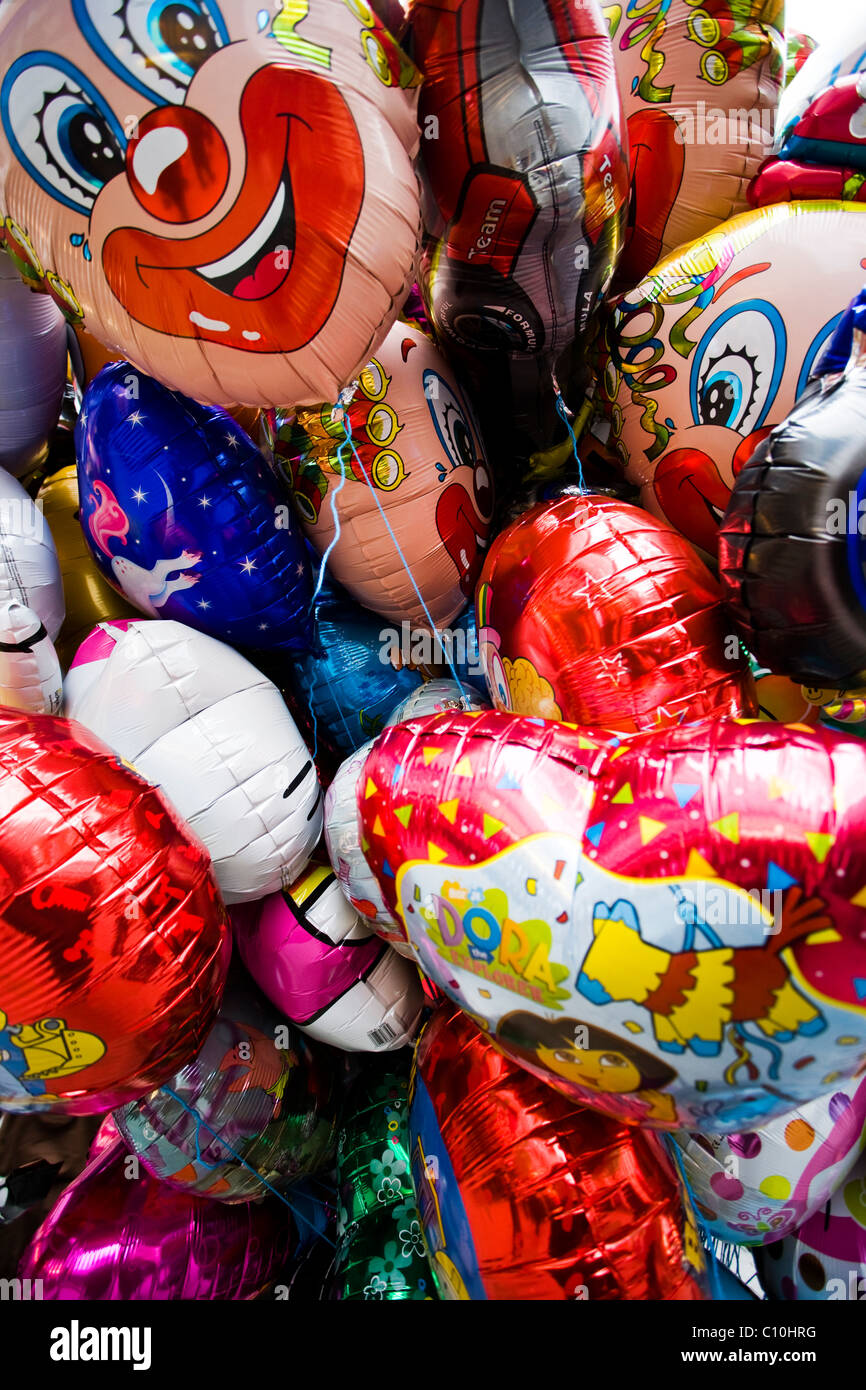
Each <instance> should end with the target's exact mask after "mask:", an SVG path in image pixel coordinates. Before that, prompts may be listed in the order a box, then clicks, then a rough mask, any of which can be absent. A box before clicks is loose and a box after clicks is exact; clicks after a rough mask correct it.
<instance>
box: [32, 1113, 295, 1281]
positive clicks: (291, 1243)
mask: <svg viewBox="0 0 866 1390" xmlns="http://www.w3.org/2000/svg"><path fill="white" fill-rule="evenodd" d="M134 1161H135V1160H134V1159H133V1157H132V1156H131V1155H130V1154H128V1153H127V1151H126V1149H125V1147H124V1145H123V1144H122V1143H121V1142H120V1141H119V1140H118V1141H116V1142H115V1143H113V1144H112V1145H111V1146H110V1147H109V1148H108V1149H106V1150H105V1151H104V1152H102V1153H100V1154H98V1155H97V1157H96V1158H93V1159H91V1161H90V1163H88V1165H87V1167H86V1168H85V1169H84V1172H83V1173H81V1174H80V1176H79V1177H77V1178H76V1179H75V1181H74V1182H72V1183H70V1185H69V1187H67V1188H66V1190H65V1191H64V1192H63V1194H62V1195H61V1197H60V1198H59V1200H58V1202H57V1204H56V1205H55V1206H54V1208H53V1209H52V1211H51V1212H50V1213H49V1215H48V1217H47V1219H46V1220H45V1221H44V1222H43V1224H42V1225H41V1226H40V1228H39V1230H38V1231H37V1232H36V1235H35V1236H34V1237H33V1240H32V1241H31V1243H30V1245H29V1246H28V1247H27V1249H26V1250H25V1252H24V1255H23V1256H22V1259H21V1264H20V1270H19V1273H20V1276H21V1278H22V1279H41V1280H42V1297H43V1298H46V1299H96V1300H100V1301H101V1300H105V1301H109V1300H114V1299H159V1300H165V1299H170V1298H188V1299H200V1300H204V1299H248V1298H253V1297H254V1296H255V1295H256V1294H257V1293H260V1292H261V1291H262V1289H264V1288H265V1287H266V1285H267V1284H268V1283H269V1282H270V1281H271V1280H272V1279H273V1278H274V1277H275V1275H276V1274H277V1272H278V1271H279V1270H280V1269H281V1268H282V1266H283V1265H284V1264H285V1263H286V1261H287V1260H288V1259H289V1257H290V1255H291V1254H292V1252H293V1250H294V1249H295V1247H296V1245H297V1236H296V1232H295V1226H294V1222H293V1220H292V1217H291V1215H290V1214H289V1211H288V1208H286V1207H281V1206H279V1205H277V1204H274V1205H270V1204H268V1203H246V1204H245V1205H243V1206H226V1205H225V1204H224V1203H222V1202H210V1201H208V1199H207V1198H206V1197H194V1196H190V1195H188V1194H186V1193H184V1192H176V1191H174V1189H173V1188H170V1187H168V1186H166V1185H165V1184H164V1183H159V1182H157V1181H156V1179H154V1178H151V1177H149V1176H148V1175H147V1173H145V1171H144V1169H143V1168H140V1169H139V1175H138V1176H137V1177H127V1176H126V1164H127V1163H133V1162H134Z"/></svg>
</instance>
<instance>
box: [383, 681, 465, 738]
mask: <svg viewBox="0 0 866 1390" xmlns="http://www.w3.org/2000/svg"><path fill="white" fill-rule="evenodd" d="M447 709H457V710H467V711H468V710H476V709H478V710H481V709H490V701H489V700H486V699H485V698H484V696H483V695H482V694H480V692H479V691H477V690H476V689H475V688H474V687H473V686H471V685H466V686H460V685H458V684H457V682H456V681H452V680H432V681H425V682H424V684H423V685H419V686H418V688H417V690H413V691H412V693H411V694H410V695H407V696H406V699H405V700H401V702H400V704H399V705H396V706H395V707H394V709H392V711H391V713H390V714H389V715H388V718H387V719H386V720H385V726H384V727H385V728H386V729H387V728H390V726H391V725H392V724H403V723H404V722H405V721H406V720H407V719H420V718H422V717H423V716H424V715H426V714H441V712H442V711H443V710H447Z"/></svg>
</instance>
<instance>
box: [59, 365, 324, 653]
mask: <svg viewBox="0 0 866 1390" xmlns="http://www.w3.org/2000/svg"><path fill="white" fill-rule="evenodd" d="M75 450H76V456H77V458H78V481H79V489H80V494H81V512H80V515H81V527H82V530H83V532H84V536H85V539H86V540H87V542H88V544H89V546H90V549H91V552H92V555H93V558H94V560H95V562H96V564H97V565H98V566H99V569H100V571H101V572H102V574H103V575H104V576H105V578H106V579H107V580H108V582H109V583H110V584H113V585H114V587H115V588H116V589H117V590H118V591H119V592H120V593H121V594H122V595H123V597H124V598H125V599H127V600H128V602H129V603H131V604H132V605H133V607H134V608H137V609H138V610H139V612H141V613H144V614H145V615H146V616H147V617H150V618H166V619H171V618H174V619H177V620H178V621H180V622H183V623H186V624H187V625H188V626H189V627H194V628H198V629H199V631H201V632H207V633H210V634H211V635H212V636H214V637H219V638H222V639H223V640H225V641H226V642H231V643H233V644H234V645H235V646H245V647H257V648H261V649H263V650H266V649H273V648H278V649H280V650H286V651H290V652H304V651H306V650H308V648H309V643H310V637H311V624H310V615H309V601H310V594H311V584H310V568H309V561H308V559H307V553H306V549H305V547H304V543H303V538H302V536H301V533H300V529H299V527H298V523H297V521H296V519H295V517H294V514H293V513H292V511H291V509H290V508H289V507H288V506H287V505H286V504H285V502H284V501H281V498H280V495H279V490H278V488H277V487H276V485H275V483H274V479H273V477H272V476H271V472H270V470H269V468H268V466H267V463H266V462H265V459H264V458H263V456H262V454H261V453H260V452H259V450H258V449H257V448H256V446H255V444H253V442H252V440H251V439H250V438H249V436H248V435H247V434H245V433H244V431H243V430H242V429H241V428H240V426H239V425H237V424H236V423H235V421H234V420H233V419H232V418H231V416H230V415H228V414H227V412H226V411H224V410H214V409H211V408H210V407H208V406H202V405H198V404H197V403H196V402H195V401H192V400H189V399H187V397H185V396H181V395H177V394H176V393H175V392H172V391H167V390H166V389H165V387H164V386H160V384H159V383H158V382H156V381H153V380H152V379H151V378H150V377H146V376H144V374H143V373H142V372H139V371H137V370H136V369H135V368H134V367H131V366H130V364H129V363H128V362H116V363H114V364H112V365H111V366H109V367H105V368H104V369H103V370H102V371H101V372H100V373H99V375H98V376H97V377H96V378H95V380H94V381H93V382H91V384H90V386H89V387H88V389H87V393H86V395H85V397H84V403H83V406H82V409H81V414H80V416H79V418H78V423H77V425H76V427H75Z"/></svg>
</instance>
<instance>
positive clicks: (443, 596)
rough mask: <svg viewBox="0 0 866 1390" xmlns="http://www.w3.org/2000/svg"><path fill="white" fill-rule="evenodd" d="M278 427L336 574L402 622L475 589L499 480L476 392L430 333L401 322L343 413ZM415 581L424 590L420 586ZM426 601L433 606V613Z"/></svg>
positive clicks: (302, 416)
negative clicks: (470, 394)
mask: <svg viewBox="0 0 866 1390" xmlns="http://www.w3.org/2000/svg"><path fill="white" fill-rule="evenodd" d="M346 415H347V423H348V425H349V427H350V428H351V433H352V444H351V446H350V444H349V443H348V441H347V438H346V427H345V425H344V424H343V423H342V422H335V421H334V420H333V419H332V407H331V406H330V405H322V406H320V407H318V408H317V409H315V410H301V411H297V412H296V413H295V414H294V415H292V416H287V417H285V419H284V422H283V423H282V424H281V426H280V428H279V431H278V437H277V440H276V444H275V455H276V462H277V465H278V469H279V471H280V472H281V474H282V477H283V479H284V480H285V481H286V482H287V483H288V484H289V486H290V487H291V488H292V491H293V498H294V502H295V506H296V509H297V511H298V513H299V515H300V517H301V520H302V522H303V525H304V529H305V531H306V533H307V536H308V538H309V540H310V541H311V542H312V544H313V545H314V546H315V547H316V549H317V550H318V551H319V553H320V554H324V552H325V551H326V550H327V549H328V547H329V546H330V545H331V543H332V541H334V539H335V537H336V536H337V523H338V522H339V528H340V530H339V537H338V538H337V540H336V544H335V545H334V548H333V550H329V553H328V573H329V574H330V575H331V576H332V577H333V578H334V579H336V580H338V581H339V582H340V583H341V584H342V585H343V587H344V588H345V589H347V590H348V592H349V593H350V594H351V595H352V596H353V598H356V599H357V600H358V601H359V603H363V604H364V605H365V607H367V608H371V609H372V610H373V611H374V612H375V613H379V614H381V615H382V617H385V618H390V619H392V621H394V622H396V623H400V622H402V621H403V620H404V619H406V620H408V621H409V622H412V623H414V624H416V625H418V626H422V627H427V626H429V622H428V617H427V613H429V615H430V617H431V618H432V620H433V622H434V623H437V624H439V623H448V622H450V621H451V619H452V618H455V617H456V616H457V614H458V613H459V612H460V611H461V610H462V609H463V608H464V607H465V605H466V601H467V599H469V598H471V597H472V594H473V592H474V589H475V582H476V580H477V578H478V573H479V570H480V569H481V564H482V561H483V558H484V550H485V548H486V545H487V537H488V534H489V530H490V519H491V516H492V514H493V481H492V477H491V474H490V472H489V468H488V464H487V460H486V458H485V454H484V445H483V443H482V440H481V436H480V434H479V431H478V425H477V423H476V421H475V417H474V415H473V413H472V408H471V406H470V404H469V401H468V398H467V396H466V395H465V394H464V392H463V390H462V388H461V386H460V385H459V384H458V382H457V379H456V377H455V376H454V374H453V372H452V371H451V369H450V367H449V366H448V364H447V362H446V361H445V359H444V357H443V356H442V354H441V352H439V350H438V348H437V347H436V346H435V345H434V343H433V342H432V341H431V339H430V338H428V337H427V336H426V334H424V333H422V332H421V331H420V329H418V328H415V327H413V326H411V325H410V324H408V323H404V322H403V321H402V320H401V321H400V322H398V323H396V324H395V325H394V327H393V328H392V329H391V331H390V333H389V334H388V336H387V338H386V339H385V341H384V343H383V344H382V346H381V348H380V349H379V352H378V353H377V354H376V356H375V357H374V358H372V359H371V361H370V362H368V363H367V365H366V367H365V368H364V370H363V372H362V373H361V376H360V380H359V385H358V390H357V393H356V395H355V397H354V399H353V400H352V402H351V404H350V405H349V406H348V409H347V411H346ZM416 586H417V587H416ZM425 606H426V609H427V613H425Z"/></svg>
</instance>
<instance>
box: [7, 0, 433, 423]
mask: <svg viewBox="0 0 866 1390" xmlns="http://www.w3.org/2000/svg"><path fill="white" fill-rule="evenodd" d="M0 44H2V48H3V57H4V73H3V77H2V82H0V215H2V216H0V223H2V222H3V219H4V218H5V224H4V226H3V235H4V237H5V242H6V246H7V248H8V249H9V251H10V252H11V254H12V255H13V257H14V259H15V260H16V262H17V264H18V266H19V267H20V268H21V270H22V271H23V273H24V274H25V276H26V277H27V278H28V280H29V281H30V282H31V283H35V284H37V285H39V286H40V287H42V288H45V289H46V290H47V291H48V292H49V293H50V294H51V295H52V296H53V298H54V299H55V300H56V301H57V303H58V304H59V305H60V307H61V309H63V311H64V312H65V314H66V315H67V317H68V319H69V321H70V322H71V323H73V324H74V325H75V326H76V327H82V328H84V329H85V331H87V332H89V333H90V334H92V335H93V336H94V337H96V338H98V339H101V340H102V341H103V342H104V343H105V344H106V345H107V346H108V347H109V348H110V349H112V350H119V351H120V352H121V353H122V355H123V356H125V357H128V358H130V359H131V360H133V361H135V363H136V364H137V365H138V366H139V367H140V368H141V369H142V371H145V372H148V373H149V374H150V375H151V376H154V377H156V378H157V379H158V380H160V381H162V382H163V383H164V384H165V385H166V386H169V387H171V388H172V389H175V390H181V391H184V392H186V393H188V394H189V395H190V396H192V397H194V398H195V399H196V400H200V401H203V402H206V403H208V404H213V405H230V404H233V403H241V404H246V405H250V406H256V405H268V406H275V405H279V404H282V403H285V402H287V401H290V402H293V403H296V404H297V403H300V402H308V403H313V402H316V401H320V400H335V399H336V397H337V395H338V393H339V391H340V390H341V389H342V388H343V387H344V386H345V385H346V383H347V382H348V381H351V380H352V378H353V377H354V376H356V375H357V373H358V371H359V370H360V369H361V367H363V365H364V363H365V362H366V361H367V359H368V358H369V357H370V355H371V353H372V352H373V351H374V350H375V348H376V347H377V345H378V343H379V342H380V341H381V339H382V338H383V337H384V335H385V333H386V332H387V330H388V328H389V326H390V324H391V323H392V322H393V320H394V319H395V317H396V315H397V312H398V309H399V306H400V304H401V303H402V302H403V300H404V298H405V296H406V292H407V290H408V289H409V286H410V285H411V283H412V279H413V276H414V269H415V253H416V247H417V240H418V230H419V207H418V189H417V184H416V180H415V175H414V173H413V169H412V159H413V157H414V154H415V151H416V149H417V145H418V125H417V120H416V106H417V87H418V84H419V82H420V80H421V78H420V73H418V71H417V70H416V69H415V67H414V66H413V64H412V63H411V62H410V61H409V59H408V58H407V57H406V55H405V54H404V53H403V52H402V51H401V50H400V49H399V47H398V46H397V44H396V43H395V41H394V39H393V38H392V36H391V35H390V34H389V33H388V31H387V30H386V29H385V27H384V26H383V25H382V23H381V21H380V20H379V19H378V18H377V17H376V15H375V14H374V12H373V11H372V10H371V9H368V7H367V5H366V4H365V3H363V0H353V3H352V4H351V5H346V4H345V3H343V0H309V3H304V5H303V6H302V7H301V8H300V9H299V8H298V6H297V5H295V4H293V3H291V0H285V3H280V0H267V2H266V3H264V4H262V5H255V4H252V5H251V4H249V3H247V0H183V3H181V4H174V3H168V0H153V2H152V3H148V4H142V3H140V0H119V3H118V0H5V3H4V4H3V6H2V11H0Z"/></svg>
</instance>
